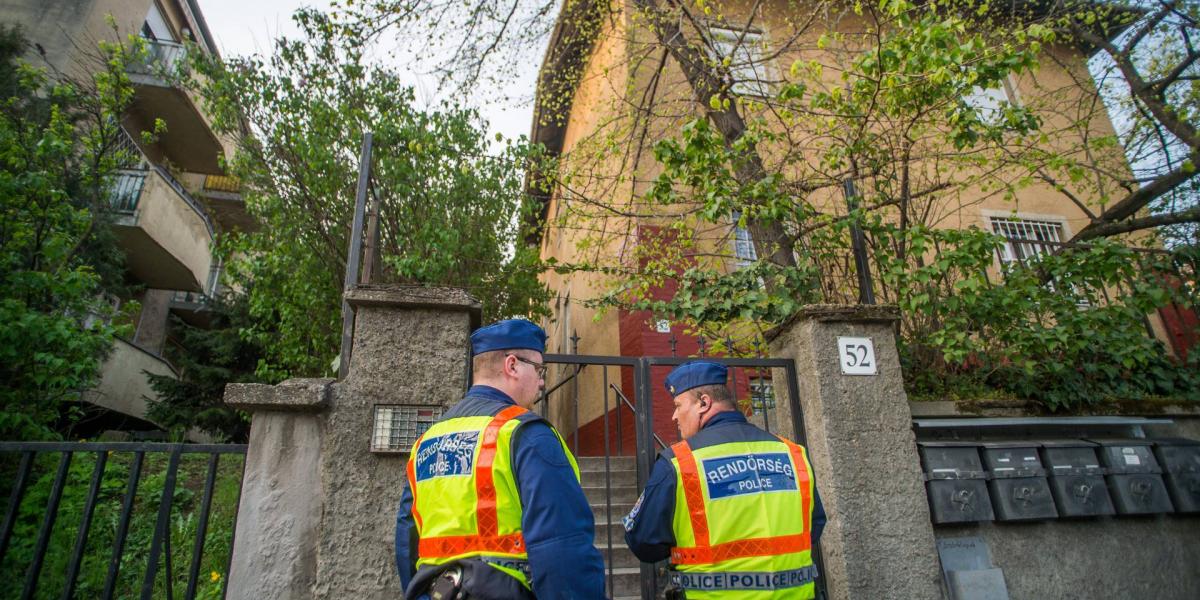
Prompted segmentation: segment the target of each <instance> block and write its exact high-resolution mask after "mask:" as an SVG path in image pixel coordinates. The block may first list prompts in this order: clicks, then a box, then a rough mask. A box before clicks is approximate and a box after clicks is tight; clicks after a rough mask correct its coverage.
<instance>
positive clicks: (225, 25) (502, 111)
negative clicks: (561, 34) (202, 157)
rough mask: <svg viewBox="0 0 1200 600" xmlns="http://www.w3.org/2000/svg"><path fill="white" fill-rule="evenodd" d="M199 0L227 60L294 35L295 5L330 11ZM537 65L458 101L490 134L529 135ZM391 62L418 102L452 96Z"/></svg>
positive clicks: (316, 0) (293, 1) (275, 2)
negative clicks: (501, 88)
mask: <svg viewBox="0 0 1200 600" xmlns="http://www.w3.org/2000/svg"><path fill="white" fill-rule="evenodd" d="M199 4H200V10H201V11H202V12H203V13H204V18H205V20H207V21H208V27H209V29H210V30H211V31H212V34H213V37H215V38H216V40H217V45H218V46H219V47H220V49H221V55H222V56H224V57H226V58H228V57H231V56H236V55H247V54H266V53H267V52H268V51H269V50H270V48H271V42H272V40H274V39H275V38H277V37H279V36H280V35H288V36H297V35H299V30H298V28H297V27H296V25H295V23H293V22H292V19H291V15H292V13H293V12H294V11H295V10H296V9H298V8H301V7H304V6H313V7H316V8H320V9H324V10H328V9H329V2H328V1H327V0H200V1H199ZM414 43H416V42H414ZM540 63H541V61H540V60H538V61H531V62H530V65H529V68H528V69H526V70H525V72H524V73H523V74H522V76H521V78H520V79H519V80H517V81H514V82H513V83H512V85H511V86H510V87H509V89H508V92H509V93H507V94H501V93H495V91H494V90H492V91H489V90H481V91H480V92H481V93H478V94H471V95H470V97H467V98H459V99H457V100H458V101H459V103H461V104H464V105H467V106H472V107H474V108H477V109H479V110H480V112H481V113H482V115H483V117H484V118H485V119H486V120H487V121H488V124H489V131H490V132H492V133H495V132H499V133H502V134H504V135H505V136H507V137H511V138H516V137H517V136H521V135H529V124H530V122H531V120H532V119H533V102H532V98H533V90H534V87H533V86H534V82H535V80H536V75H537V67H538V66H539V65H540ZM396 66H397V68H398V70H400V71H401V72H407V75H408V77H409V78H410V82H411V84H412V85H413V87H414V88H415V89H416V96H417V98H418V99H419V100H422V101H424V102H426V103H428V104H433V103H436V102H439V101H448V100H454V99H451V98H438V97H436V96H435V91H436V81H435V80H434V79H433V78H432V77H429V76H421V75H420V74H418V73H415V72H413V71H412V70H411V69H408V68H406V66H405V65H403V64H397V65H396ZM504 96H510V97H513V98H515V100H512V101H508V102H503V103H501V102H500V101H497V100H494V99H496V98H501V97H504ZM488 102H490V103H488ZM484 103H487V104H484ZM489 137H490V136H489Z"/></svg>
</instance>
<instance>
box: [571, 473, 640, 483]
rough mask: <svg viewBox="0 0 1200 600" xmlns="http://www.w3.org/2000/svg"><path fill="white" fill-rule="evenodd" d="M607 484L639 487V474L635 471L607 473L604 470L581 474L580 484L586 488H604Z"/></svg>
mask: <svg viewBox="0 0 1200 600" xmlns="http://www.w3.org/2000/svg"><path fill="white" fill-rule="evenodd" d="M606 482H607V483H608V484H609V485H622V486H630V485H637V473H635V472H633V471H609V472H608V473H605V472H604V471H603V470H601V471H581V472H580V473H579V483H580V484H581V485H583V486H584V487H587V486H595V487H604V484H605V483H606Z"/></svg>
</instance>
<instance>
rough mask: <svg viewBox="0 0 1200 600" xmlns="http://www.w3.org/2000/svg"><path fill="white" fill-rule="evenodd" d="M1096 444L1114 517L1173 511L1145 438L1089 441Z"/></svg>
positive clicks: (1150, 448)
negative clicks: (1116, 515) (1115, 511)
mask: <svg viewBox="0 0 1200 600" xmlns="http://www.w3.org/2000/svg"><path fill="white" fill-rule="evenodd" d="M1091 441H1093V442H1096V443H1097V444H1099V445H1100V447H1099V453H1100V464H1101V465H1102V466H1103V467H1104V468H1105V470H1106V471H1107V473H1108V475H1107V483H1108V491H1109V493H1111V494H1112V497H1113V502H1114V503H1115V504H1116V506H1117V514H1121V515H1150V514H1157V513H1169V512H1174V510H1175V508H1174V506H1173V505H1172V504H1171V498H1170V497H1168V495H1167V486H1166V485H1164V484H1163V478H1162V474H1161V473H1162V470H1161V469H1160V468H1159V466H1158V461H1157V460H1155V458H1154V451H1153V449H1152V444H1153V442H1151V441H1149V440H1145V439H1128V440H1120V439H1117V440H1113V439H1102V440H1091Z"/></svg>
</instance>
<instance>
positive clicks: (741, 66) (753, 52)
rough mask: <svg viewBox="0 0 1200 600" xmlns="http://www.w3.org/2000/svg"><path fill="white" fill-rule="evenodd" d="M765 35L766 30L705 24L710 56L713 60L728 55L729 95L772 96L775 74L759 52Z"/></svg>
mask: <svg viewBox="0 0 1200 600" xmlns="http://www.w3.org/2000/svg"><path fill="white" fill-rule="evenodd" d="M766 37H767V36H766V33H764V32H762V31H759V30H755V29H738V28H736V27H730V26H725V25H710V26H709V27H708V38H709V42H710V43H711V47H710V49H709V52H710V57H711V58H712V59H713V60H715V61H717V62H723V61H724V60H725V58H726V57H728V58H729V66H728V69H729V76H730V78H731V79H732V82H731V84H730V86H729V92H730V93H731V94H733V95H735V96H745V97H748V98H769V97H771V96H773V95H775V90H774V82H776V81H778V77H777V73H776V72H775V69H774V68H772V66H771V64H770V63H769V62H768V61H767V59H766V57H765V56H764V55H763V54H764V50H765V48H764V46H765V40H766ZM739 40H740V41H741V43H740V44H739V43H738V42H739Z"/></svg>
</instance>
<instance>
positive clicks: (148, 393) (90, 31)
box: [0, 0, 246, 430]
mask: <svg viewBox="0 0 1200 600" xmlns="http://www.w3.org/2000/svg"><path fill="white" fill-rule="evenodd" d="M0 19H3V20H4V21H6V22H8V23H16V24H19V25H20V26H21V27H22V29H23V31H24V34H25V36H26V37H27V39H28V40H29V41H30V43H31V44H34V45H35V46H34V47H35V48H36V52H37V54H38V55H40V56H31V57H30V60H31V62H33V63H34V64H39V62H41V64H42V65H43V66H46V67H47V68H49V69H50V70H51V71H54V72H60V73H63V74H66V75H68V76H83V75H85V74H87V73H90V72H91V71H93V70H94V69H95V62H94V60H95V59H94V53H95V52H96V48H97V45H98V43H99V42H100V41H101V40H108V41H118V40H123V39H125V38H126V37H127V36H129V35H138V36H141V37H142V38H144V40H145V42H146V46H147V50H148V57H147V60H146V61H145V62H144V63H143V64H135V65H131V66H130V67H129V76H130V79H131V81H132V82H133V86H134V91H135V95H134V97H133V101H132V103H131V105H130V107H129V109H128V110H127V112H126V114H125V115H124V117H123V120H122V124H123V129H124V132H125V134H126V135H125V139H124V144H125V146H126V149H127V150H129V151H130V152H129V153H130V154H131V155H133V156H135V157H137V158H136V159H135V160H133V161H131V162H130V163H129V164H126V165H123V168H121V169H120V171H119V173H118V175H117V177H116V180H115V182H114V186H113V190H112V192H111V208H112V210H113V212H114V213H115V216H116V220H115V229H116V234H117V238H118V240H119V244H120V247H121V248H122V249H123V251H124V253H125V259H126V265H127V269H128V272H127V277H129V278H130V280H131V283H133V284H134V285H133V286H132V287H134V288H135V289H138V290H140V291H138V292H137V293H136V294H135V296H134V297H132V298H113V299H112V301H113V302H114V304H119V303H124V302H128V301H130V300H136V301H137V302H138V303H140V305H141V311H140V314H138V315H137V317H136V328H135V332H134V334H133V336H132V337H131V338H129V339H121V340H118V341H117V343H116V347H115V348H113V351H112V353H111V354H110V355H109V357H108V359H107V361H106V362H105V363H104V365H103V367H102V376H101V381H100V383H99V385H98V386H97V387H96V388H95V389H93V390H90V391H89V392H87V393H86V394H85V399H86V400H87V401H89V402H91V403H93V404H95V405H96V406H98V407H101V408H103V409H106V410H102V411H99V415H98V416H97V417H96V418H95V419H90V420H89V422H90V427H91V428H94V429H97V430H103V429H107V428H117V429H150V428H153V424H151V423H149V422H146V421H145V420H144V417H145V414H146V399H147V398H152V397H154V392H153V390H152V389H151V388H150V385H149V383H148V380H147V378H146V373H151V374H155V375H165V376H177V373H176V371H175V368H174V367H173V366H172V365H171V364H170V362H169V361H168V360H167V359H166V358H164V351H165V349H166V348H167V346H168V344H169V343H170V318H169V317H170V315H171V314H175V315H178V316H180V317H182V318H183V319H185V320H187V321H190V322H193V323H203V322H204V319H205V305H206V299H207V297H209V296H211V295H213V294H214V293H215V292H216V291H217V289H218V287H219V286H220V274H221V268H220V264H219V262H218V261H217V259H216V258H214V256H213V240H214V236H215V235H216V234H217V232H219V231H221V230H222V229H227V228H229V227H235V226H237V225H238V224H241V223H245V221H246V218H245V212H244V209H243V205H242V202H241V196H240V195H239V193H238V187H237V183H236V181H234V180H232V179H231V178H229V177H226V176H225V175H224V173H223V171H222V169H221V162H220V159H221V157H222V156H227V152H229V149H230V148H231V146H230V145H228V144H227V142H226V140H224V139H222V138H221V136H219V135H217V134H216V133H215V132H214V130H213V127H212V124H211V122H210V120H209V119H208V117H206V116H205V114H204V111H203V110H202V108H201V104H200V101H199V99H198V98H197V97H196V96H195V95H193V94H192V93H191V92H189V91H187V90H185V89H182V88H180V87H178V86H176V85H175V84H173V83H172V82H171V81H170V79H169V78H168V77H165V76H164V74H166V73H170V72H173V70H174V69H175V67H176V66H177V65H178V64H179V63H180V61H182V60H183V59H184V57H185V52H186V50H185V44H186V43H190V44H194V45H195V47H196V48H199V49H200V50H201V51H203V52H207V53H210V54H213V55H216V54H217V53H218V50H217V46H216V43H215V41H214V39H213V36H212V32H211V31H209V28H208V25H207V24H206V23H205V21H204V15H203V14H202V13H201V11H200V6H199V4H198V3H197V2H196V1H195V0H3V1H0ZM114 25H115V28H114ZM158 119H161V120H162V121H163V122H164V123H165V124H166V131H165V132H163V133H161V134H160V135H158V136H156V140H155V141H154V142H153V143H149V144H148V143H146V141H145V140H144V139H143V136H142V135H141V132H143V131H149V130H152V129H153V127H154V123H155V122H156V120H158Z"/></svg>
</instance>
